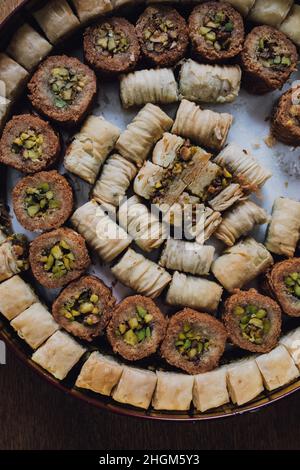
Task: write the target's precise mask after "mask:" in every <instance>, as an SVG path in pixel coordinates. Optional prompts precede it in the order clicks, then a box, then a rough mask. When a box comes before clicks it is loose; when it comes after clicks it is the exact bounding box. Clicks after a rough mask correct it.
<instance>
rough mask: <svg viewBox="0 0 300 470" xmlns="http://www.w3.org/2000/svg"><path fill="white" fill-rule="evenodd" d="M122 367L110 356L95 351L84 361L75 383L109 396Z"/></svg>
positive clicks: (117, 380) (77, 385)
mask: <svg viewBox="0 0 300 470" xmlns="http://www.w3.org/2000/svg"><path fill="white" fill-rule="evenodd" d="M123 368H124V367H123V366H122V365H121V364H119V363H118V362H117V361H115V360H114V359H113V358H112V357H109V356H104V355H103V354H100V353H99V352H98V351H95V352H93V353H92V354H91V355H90V357H89V358H88V360H87V361H86V362H85V363H84V365H83V367H82V369H81V372H80V374H79V376H78V378H77V380H76V384H75V385H76V387H79V388H85V389H87V390H92V391H93V392H96V393H101V395H106V396H108V397H109V396H110V395H111V392H112V390H113V388H114V387H115V386H116V385H117V383H118V382H119V380H120V377H121V375H122V372H123Z"/></svg>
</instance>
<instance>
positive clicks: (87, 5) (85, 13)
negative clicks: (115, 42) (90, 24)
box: [72, 0, 113, 23]
mask: <svg viewBox="0 0 300 470" xmlns="http://www.w3.org/2000/svg"><path fill="white" fill-rule="evenodd" d="M72 3H73V5H74V7H75V10H76V13H77V16H78V18H79V19H80V21H81V23H86V22H87V21H91V20H94V19H97V18H98V17H99V16H102V15H104V14H105V13H108V12H110V11H111V10H112V8H113V7H112V4H111V1H110V0H72Z"/></svg>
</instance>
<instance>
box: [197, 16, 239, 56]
mask: <svg viewBox="0 0 300 470" xmlns="http://www.w3.org/2000/svg"><path fill="white" fill-rule="evenodd" d="M233 30H234V23H233V21H231V20H230V18H229V17H228V16H227V15H226V14H225V13H224V12H223V11H218V12H217V13H213V12H212V13H210V14H208V15H207V16H206V17H205V18H204V20H203V24H202V25H201V26H200V28H199V34H200V35H201V36H203V38H204V39H205V41H206V42H207V43H208V44H210V45H211V46H213V47H214V48H215V49H216V50H217V51H218V52H219V51H221V50H227V49H228V48H229V46H230V43H231V34H232V32H233Z"/></svg>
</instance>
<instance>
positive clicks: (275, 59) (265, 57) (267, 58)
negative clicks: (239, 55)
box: [257, 38, 292, 70]
mask: <svg viewBox="0 0 300 470" xmlns="http://www.w3.org/2000/svg"><path fill="white" fill-rule="evenodd" d="M257 57H258V59H259V60H260V62H261V64H262V65H263V66H264V67H266V68H274V69H276V70H283V69H285V68H286V67H290V66H291V64H292V61H291V58H290V56H289V55H286V54H284V53H282V51H281V49H280V46H279V45H278V43H277V42H276V41H275V40H271V39H268V38H260V39H259V41H258V46H257Z"/></svg>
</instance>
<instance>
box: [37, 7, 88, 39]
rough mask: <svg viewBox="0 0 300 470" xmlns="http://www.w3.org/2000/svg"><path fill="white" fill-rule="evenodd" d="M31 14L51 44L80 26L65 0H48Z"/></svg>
mask: <svg viewBox="0 0 300 470" xmlns="http://www.w3.org/2000/svg"><path fill="white" fill-rule="evenodd" d="M33 16H34V17H35V19H36V21H37V22H38V24H39V26H40V27H41V28H42V30H43V31H44V33H45V34H46V36H47V38H48V39H49V41H50V42H52V44H55V43H57V42H58V41H60V40H62V39H63V38H65V37H66V36H68V35H70V34H72V33H73V31H74V30H75V29H76V28H78V27H79V26H80V22H79V20H78V18H77V17H76V16H75V15H74V13H73V11H72V9H71V7H70V5H69V4H68V2H67V1H66V0H50V1H49V2H46V4H45V5H44V6H43V7H42V8H40V9H38V10H36V11H34V12H33Z"/></svg>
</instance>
